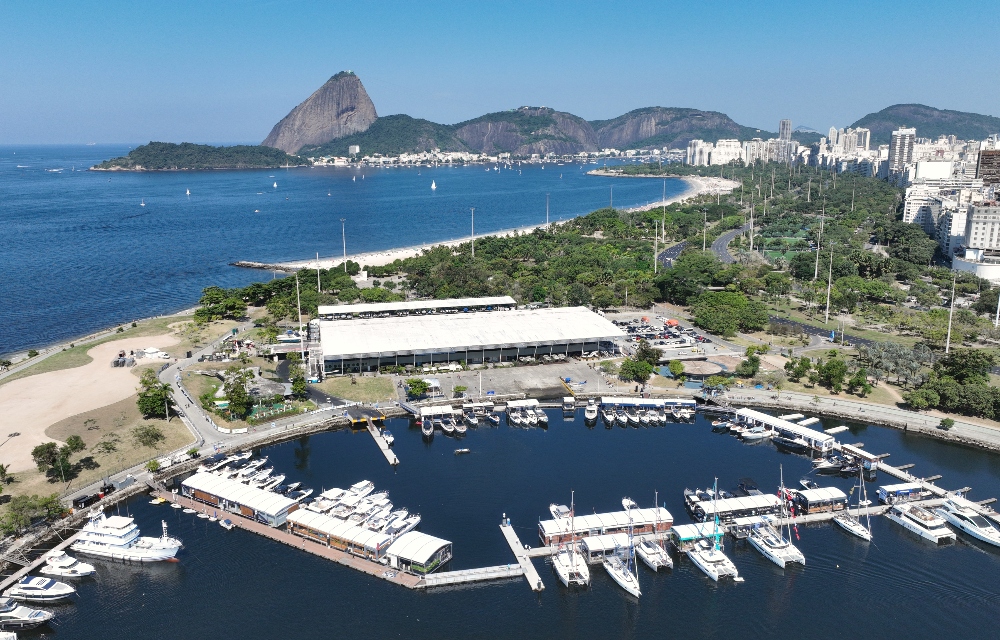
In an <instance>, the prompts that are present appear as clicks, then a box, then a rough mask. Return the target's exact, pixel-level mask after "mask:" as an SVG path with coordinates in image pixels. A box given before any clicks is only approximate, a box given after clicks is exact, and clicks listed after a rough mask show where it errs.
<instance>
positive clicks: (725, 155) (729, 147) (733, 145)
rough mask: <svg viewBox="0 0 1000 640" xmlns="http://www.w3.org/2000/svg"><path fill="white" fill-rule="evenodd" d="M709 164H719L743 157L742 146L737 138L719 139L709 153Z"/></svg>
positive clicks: (735, 160)
mask: <svg viewBox="0 0 1000 640" xmlns="http://www.w3.org/2000/svg"><path fill="white" fill-rule="evenodd" d="M710 156H711V157H710V164H713V165H720V164H729V163H730V162H737V161H739V160H742V159H743V147H742V146H741V145H740V141H739V140H719V141H718V142H716V143H715V148H714V149H712V151H711V153H710Z"/></svg>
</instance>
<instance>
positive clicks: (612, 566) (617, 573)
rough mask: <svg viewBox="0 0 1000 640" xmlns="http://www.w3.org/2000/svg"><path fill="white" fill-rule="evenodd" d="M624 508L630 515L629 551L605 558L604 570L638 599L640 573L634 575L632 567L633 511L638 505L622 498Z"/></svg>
mask: <svg viewBox="0 0 1000 640" xmlns="http://www.w3.org/2000/svg"><path fill="white" fill-rule="evenodd" d="M622 506H623V507H625V512H626V513H627V514H628V549H617V550H616V553H615V554H614V555H611V556H605V557H604V570H605V571H607V572H608V575H609V576H611V579H612V580H614V581H615V582H617V583H618V586H620V587H621V588H622V589H624V590H625V591H627V592H628V593H629V594H631V595H633V596H635V597H636V598H638V597H639V596H641V595H642V592H641V591H640V590H639V572H638V571H636V572H635V573H632V566H633V565H634V564H635V545H634V544H633V542H632V509H634V508H635V506H636V505H635V502H633V501H632V499H631V498H622ZM623 556H624V557H623ZM636 569H638V567H636Z"/></svg>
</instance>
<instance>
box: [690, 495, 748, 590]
mask: <svg viewBox="0 0 1000 640" xmlns="http://www.w3.org/2000/svg"><path fill="white" fill-rule="evenodd" d="M718 488H719V479H718V478H716V479H715V485H714V487H713V489H712V502H713V504H714V503H715V500H716V496H718V495H719V491H718ZM713 510H714V509H713ZM720 537H721V535H720V534H719V516H718V513H717V512H716V516H715V526H714V528H713V530H712V542H709V541H708V540H706V539H701V540H699V541H698V543H697V544H696V545H695V546H694V548H692V549H690V550H689V551H688V552H687V555H688V558H690V559H691V562H693V563H694V564H695V566H696V567H698V568H699V569H701V570H702V571H703V572H704V573H705V575H706V576H708V577H709V578H711V579H712V580H715V581H716V582H718V581H719V579H720V578H724V577H726V576H729V577H732V578H733V580H734V581H735V582H743V578H741V577H739V576H740V574H739V572H738V571H737V570H736V565H734V564H733V561H732V560H730V559H729V558H727V557H726V554H725V553H723V552H722V549H720V548H719V538H720Z"/></svg>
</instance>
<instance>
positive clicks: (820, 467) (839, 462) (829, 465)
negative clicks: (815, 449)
mask: <svg viewBox="0 0 1000 640" xmlns="http://www.w3.org/2000/svg"><path fill="white" fill-rule="evenodd" d="M843 468H844V459H843V458H841V457H840V456H830V457H828V458H820V459H818V460H814V461H813V471H815V472H816V473H826V474H837V473H840V470H841V469H843Z"/></svg>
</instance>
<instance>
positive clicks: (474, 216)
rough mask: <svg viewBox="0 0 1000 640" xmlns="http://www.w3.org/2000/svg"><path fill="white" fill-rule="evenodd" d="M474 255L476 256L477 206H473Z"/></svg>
mask: <svg viewBox="0 0 1000 640" xmlns="http://www.w3.org/2000/svg"><path fill="white" fill-rule="evenodd" d="M472 257H473V258H475V257H476V208H475V207H472Z"/></svg>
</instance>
